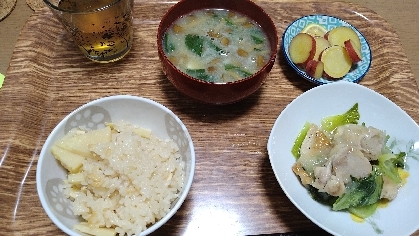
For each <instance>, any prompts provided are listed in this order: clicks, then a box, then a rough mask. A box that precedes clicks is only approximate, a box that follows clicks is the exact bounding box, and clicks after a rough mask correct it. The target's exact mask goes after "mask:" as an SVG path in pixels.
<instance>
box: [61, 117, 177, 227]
mask: <svg viewBox="0 0 419 236" xmlns="http://www.w3.org/2000/svg"><path fill="white" fill-rule="evenodd" d="M115 130H119V131H120V132H119V133H116V132H115V133H114V134H112V142H111V143H101V144H98V145H96V146H95V147H92V148H91V151H93V152H94V153H96V154H97V155H96V156H95V157H93V158H87V159H86V160H85V161H84V163H83V172H82V173H83V175H84V181H83V182H82V188H81V189H80V190H77V194H76V195H74V188H73V189H72V190H70V189H67V193H68V194H69V196H77V197H76V198H75V199H74V205H73V211H74V214H76V215H80V216H82V217H83V219H85V220H86V221H87V223H88V224H89V226H90V227H95V228H96V227H107V228H115V230H116V232H117V233H119V234H120V235H124V234H127V235H132V234H137V235H138V234H139V233H140V232H142V231H144V230H145V229H146V228H147V226H148V227H149V226H150V225H152V224H153V223H155V222H157V221H158V220H159V219H161V218H162V217H164V216H165V215H166V214H167V213H168V212H169V210H170V206H171V203H172V202H173V201H174V200H175V199H176V198H177V197H178V196H179V193H180V191H181V189H182V187H183V184H184V177H185V176H184V163H183V162H182V161H181V158H180V154H179V148H178V146H177V145H176V143H175V142H173V141H172V140H165V141H163V140H160V139H158V138H157V137H155V136H154V135H153V134H152V135H151V136H150V138H144V137H141V136H140V135H137V134H135V133H134V132H133V126H131V125H129V124H115Z"/></svg>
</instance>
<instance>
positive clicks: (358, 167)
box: [330, 144, 372, 184]
mask: <svg viewBox="0 0 419 236" xmlns="http://www.w3.org/2000/svg"><path fill="white" fill-rule="evenodd" d="M330 159H331V162H332V172H333V173H334V175H335V176H336V177H337V178H338V179H340V180H342V181H343V182H344V183H345V184H346V183H349V182H350V181H351V176H352V177H355V178H363V177H367V176H368V175H369V174H370V173H371V171H372V166H371V163H370V162H369V160H368V159H367V158H366V157H365V156H364V154H363V153H362V152H361V151H360V150H358V149H356V148H353V147H349V146H347V145H344V144H339V145H336V146H335V147H334V148H333V150H332V151H331V156H330Z"/></svg>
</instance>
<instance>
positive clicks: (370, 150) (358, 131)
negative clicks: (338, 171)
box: [333, 124, 386, 160]
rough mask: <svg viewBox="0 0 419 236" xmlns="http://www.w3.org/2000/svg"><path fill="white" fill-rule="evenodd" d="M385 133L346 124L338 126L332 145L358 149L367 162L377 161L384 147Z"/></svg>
mask: <svg viewBox="0 0 419 236" xmlns="http://www.w3.org/2000/svg"><path fill="white" fill-rule="evenodd" d="M385 142H386V134H385V132H383V131H381V130H379V129H376V128H374V127H371V126H370V127H366V126H363V125H355V124H348V125H342V126H339V127H338V128H337V129H336V132H335V135H334V137H333V144H340V143H342V144H343V143H344V144H347V145H348V146H352V147H355V148H357V149H359V150H360V151H361V152H362V153H363V154H364V156H365V157H366V158H367V159H368V160H377V159H378V157H379V156H380V155H381V151H382V149H383V147H384V146H385Z"/></svg>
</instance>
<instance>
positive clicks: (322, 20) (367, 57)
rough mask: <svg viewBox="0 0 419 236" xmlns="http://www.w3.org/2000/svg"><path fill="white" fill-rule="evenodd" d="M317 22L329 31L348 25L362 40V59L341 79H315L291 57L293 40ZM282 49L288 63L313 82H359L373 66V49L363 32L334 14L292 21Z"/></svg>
mask: <svg viewBox="0 0 419 236" xmlns="http://www.w3.org/2000/svg"><path fill="white" fill-rule="evenodd" d="M312 23H316V24H319V25H322V26H324V27H325V28H326V29H327V30H328V31H329V30H331V29H333V28H336V27H338V26H348V27H351V28H352V29H354V30H355V32H356V33H357V34H358V36H359V39H360V41H361V54H362V60H361V61H360V62H358V63H357V66H356V68H355V69H353V70H351V71H350V72H349V73H348V74H346V75H345V76H344V77H343V78H341V79H335V80H331V79H326V78H320V79H315V78H313V77H311V76H309V75H307V73H306V72H305V71H304V70H301V69H300V68H299V67H298V66H297V65H295V64H294V63H293V62H292V61H291V59H290V55H289V52H288V47H289V45H290V42H291V40H292V39H293V38H294V37H295V35H297V34H298V33H299V32H301V30H303V29H304V28H305V27H306V26H307V25H308V24H312ZM282 51H283V53H284V56H285V59H286V60H287V62H288V64H289V65H290V66H291V67H292V68H293V69H294V70H295V71H296V72H297V74H299V75H300V76H301V77H303V78H304V79H306V80H308V81H310V82H313V83H315V84H319V85H320V84H328V83H333V82H336V81H342V80H343V81H349V82H354V83H358V82H359V81H360V80H361V79H362V78H363V77H364V76H365V74H366V73H367V72H368V70H369V69H370V66H371V60H372V55H371V49H370V45H369V44H368V42H367V40H366V39H365V37H364V35H362V34H361V32H359V31H358V29H356V28H355V27H354V26H352V25H351V24H349V23H347V22H346V21H344V20H341V19H339V18H337V17H334V16H328V15H308V16H303V17H301V18H299V19H297V20H295V21H294V22H292V23H291V24H290V25H289V26H288V27H287V28H286V29H285V31H284V34H283V35H282Z"/></svg>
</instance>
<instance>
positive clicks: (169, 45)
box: [162, 9, 270, 83]
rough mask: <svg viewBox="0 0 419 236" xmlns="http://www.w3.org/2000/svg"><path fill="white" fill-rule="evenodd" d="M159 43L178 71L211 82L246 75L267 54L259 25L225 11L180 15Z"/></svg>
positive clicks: (199, 11)
mask: <svg viewBox="0 0 419 236" xmlns="http://www.w3.org/2000/svg"><path fill="white" fill-rule="evenodd" d="M162 43H163V50H164V52H165V54H166V56H167V58H168V59H169V60H170V61H171V62H172V64H174V65H175V66H176V67H177V68H178V69H179V70H181V71H183V72H184V73H186V74H188V75H190V76H192V77H194V78H197V79H201V80H204V81H207V82H214V83H226V82H233V81H237V80H241V79H243V78H246V77H249V76H251V75H252V74H254V73H256V72H257V71H259V70H260V69H261V68H262V67H263V66H264V65H265V64H266V63H267V62H268V60H269V57H270V45H269V41H268V39H267V36H266V34H265V33H264V32H263V30H262V28H261V27H260V26H259V25H258V24H257V23H256V22H255V21H253V20H251V19H250V18H249V17H247V16H245V15H243V14H240V13H237V12H233V11H229V10H220V9H204V10H197V11H193V12H191V13H190V14H188V15H184V16H182V17H181V18H179V19H177V20H176V21H175V22H174V23H173V24H172V25H171V26H170V27H169V28H168V30H167V31H166V32H165V34H164V36H163V42H162Z"/></svg>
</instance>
